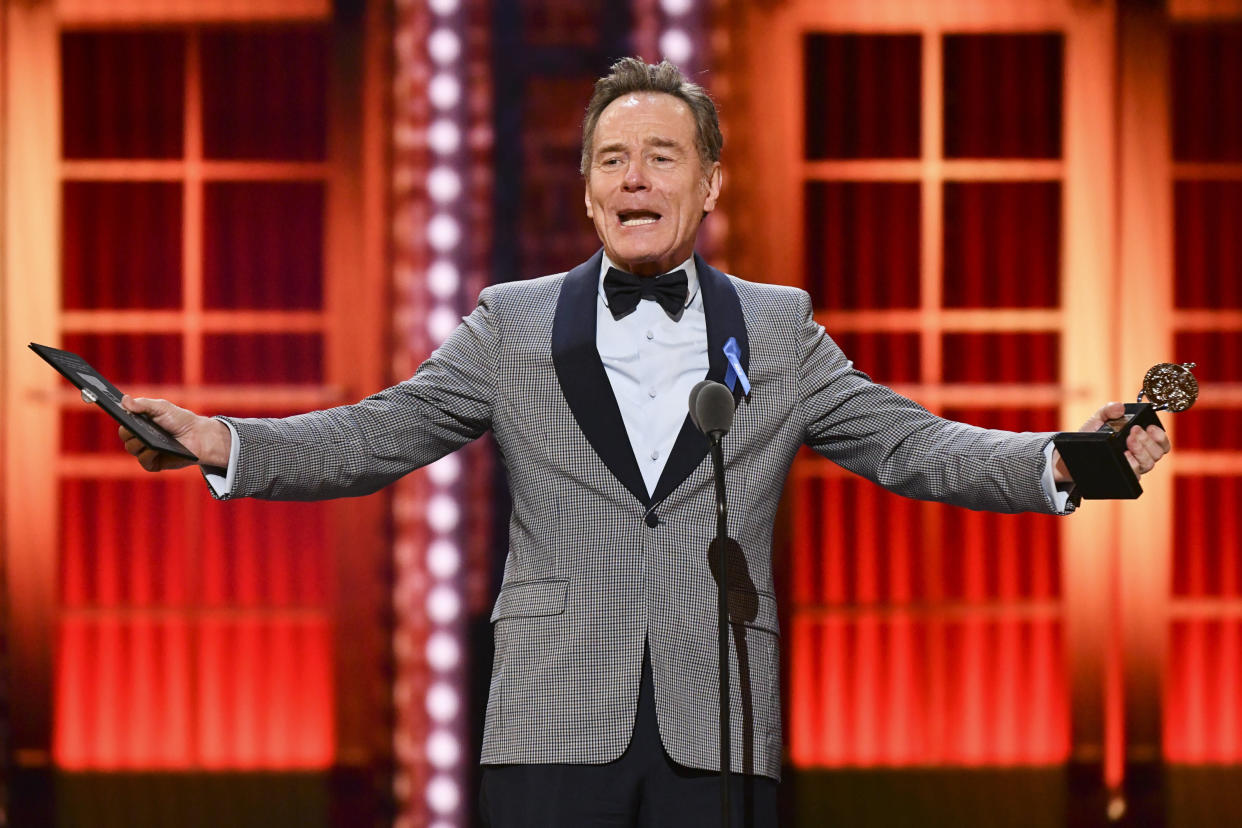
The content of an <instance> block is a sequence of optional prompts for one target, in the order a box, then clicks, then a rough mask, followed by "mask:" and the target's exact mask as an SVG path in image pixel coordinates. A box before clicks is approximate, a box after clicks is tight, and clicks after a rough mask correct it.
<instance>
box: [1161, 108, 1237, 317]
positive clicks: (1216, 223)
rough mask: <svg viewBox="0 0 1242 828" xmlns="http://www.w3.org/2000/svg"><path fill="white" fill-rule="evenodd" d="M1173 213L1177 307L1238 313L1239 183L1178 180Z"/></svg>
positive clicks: (1174, 282) (1175, 188)
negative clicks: (1232, 309) (1227, 309)
mask: <svg viewBox="0 0 1242 828" xmlns="http://www.w3.org/2000/svg"><path fill="white" fill-rule="evenodd" d="M1236 108H1237V109H1238V111H1240V112H1242V102H1240V103H1239V104H1238V105H1237V107H1236ZM1173 210H1174V214H1173V216H1174V217H1173V221H1174V231H1173V234H1174V235H1173V238H1174V242H1173V244H1174V249H1175V257H1176V258H1175V260H1174V267H1175V271H1174V280H1173V284H1174V290H1175V292H1176V294H1177V306H1178V307H1179V308H1242V238H1239V232H1238V231H1239V228H1242V181H1178V182H1176V183H1175V184H1174V185H1173Z"/></svg>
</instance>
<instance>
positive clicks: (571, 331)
mask: <svg viewBox="0 0 1242 828" xmlns="http://www.w3.org/2000/svg"><path fill="white" fill-rule="evenodd" d="M603 255H604V253H603V251H602V250H600V251H599V252H597V253H596V254H595V255H594V256H592V257H591V258H590V259H588V260H587V261H586V262H583V263H582V264H580V265H578V266H577V267H575V268H574V269H573V270H571V271H569V273H567V274H565V281H564V282H563V283H562V284H561V293H560V296H559V297H557V300H556V316H555V318H554V319H553V321H552V363H553V365H555V366H556V378H557V380H558V381H559V382H560V384H561V393H562V394H564V395H565V402H567V403H568V404H569V409H570V411H572V412H573V413H574V419H576V420H577V421H578V427H579V428H580V429H582V433H583V435H584V436H585V437H586V438H587V441H588V442H589V443H590V444H591V447H592V448H594V449H595V453H596V454H598V455H599V459H600V460H603V461H604V465H606V466H607V467H608V469H609V471H611V472H612V473H613V474H614V475H616V478H617V480H620V481H621V484H622V485H623V486H625V488H626V489H628V490H629V491H630V493H631V494H633V495H634V497H636V498H638V500H639V501H640V502H641V503H642V504H643V505H644V506H647V505H648V504H649V503H650V502H651V499H650V498H649V497H648V495H647V486H646V484H644V483H643V476H642V472H640V471H639V469H638V461H637V460H636V459H634V449H633V448H632V447H631V446H630V438H629V435H628V434H627V433H626V431H625V422H624V421H623V420H622V419H621V409H619V408H618V407H617V398H616V397H615V396H613V393H612V384H611V383H610V382H609V381H608V375H607V374H606V373H605V372H604V363H603V362H601V361H600V358H599V350H598V348H596V345H595V313H596V301H597V299H596V297H597V296H598V295H599V268H600V262H601V260H602V258H603ZM735 301H736V300H735ZM710 330H711V328H710V326H709V328H708V331H709V334H708V336H709V338H710V335H711V334H710ZM722 376H723V372H722ZM679 440H680V438H679Z"/></svg>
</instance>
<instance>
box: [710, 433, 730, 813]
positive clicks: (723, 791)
mask: <svg viewBox="0 0 1242 828" xmlns="http://www.w3.org/2000/svg"><path fill="white" fill-rule="evenodd" d="M722 437H724V433H723V432H719V431H713V432H712V433H711V434H709V435H708V439H710V440H711V455H712V466H713V467H714V469H715V477H716V549H717V553H718V554H719V555H720V565H719V579H718V590H717V595H718V598H719V604H720V629H719V642H720V825H721V826H722V828H729V777H730V774H731V773H732V770H733V769H732V760H731V758H730V753H731V749H732V742H731V740H730V734H729V549H728V540H729V506H728V502H727V500H726V498H725V478H724V452H723V451H722V450H721V448H720V441H721V438H722Z"/></svg>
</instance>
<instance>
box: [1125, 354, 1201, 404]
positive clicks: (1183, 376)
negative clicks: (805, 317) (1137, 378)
mask: <svg viewBox="0 0 1242 828" xmlns="http://www.w3.org/2000/svg"><path fill="white" fill-rule="evenodd" d="M1195 365H1196V363H1194V362H1183V363H1182V364H1181V365H1178V364H1176V363H1172V362H1162V363H1160V364H1159V365H1153V366H1152V367H1151V368H1149V369H1147V374H1146V375H1145V376H1144V377H1143V390H1142V391H1140V392H1139V395H1138V401H1139V402H1142V401H1143V397H1147V401H1148V402H1150V403H1152V404H1153V405H1155V407H1156V410H1157V411H1165V410H1168V411H1185V410H1186V409H1188V408H1190V407H1191V406H1192V405H1194V404H1195V400H1197V399H1198V398H1199V381H1198V380H1197V379H1195V375H1194V374H1192V373H1190V369H1191V368H1194V367H1195Z"/></svg>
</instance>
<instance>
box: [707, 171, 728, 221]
mask: <svg viewBox="0 0 1242 828" xmlns="http://www.w3.org/2000/svg"><path fill="white" fill-rule="evenodd" d="M703 181H704V183H705V184H706V185H707V195H706V196H704V198H703V212H705V213H710V212H711V211H712V210H715V209H716V200H717V199H719V198H720V188H721V187H723V186H724V169H723V168H722V167H721V166H720V162H719V161H715V162H713V163H712V168H711V169H710V170H708V172H707V176H706V177H705V178H704V179H703Z"/></svg>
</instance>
